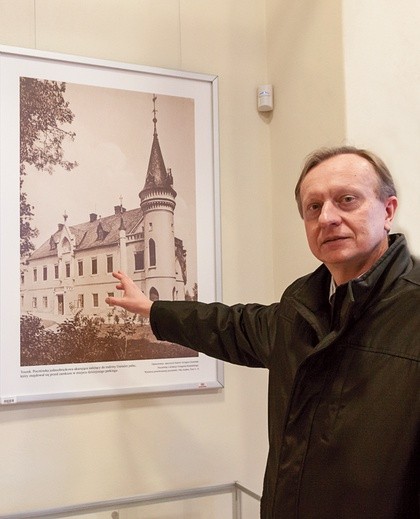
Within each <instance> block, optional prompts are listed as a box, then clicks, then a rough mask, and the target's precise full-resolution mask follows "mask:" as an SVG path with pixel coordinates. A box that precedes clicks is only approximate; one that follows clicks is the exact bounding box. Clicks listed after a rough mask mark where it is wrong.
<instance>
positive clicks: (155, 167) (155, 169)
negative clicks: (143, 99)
mask: <svg viewBox="0 0 420 519" xmlns="http://www.w3.org/2000/svg"><path fill="white" fill-rule="evenodd" d="M152 100H153V110H152V112H153V119H152V121H153V142H152V149H151V151H150V159H149V166H148V168H147V175H146V182H145V184H144V188H143V191H144V190H149V189H153V188H156V187H160V188H168V189H172V184H173V178H172V175H171V174H170V173H168V172H167V170H166V167H165V162H164V160H163V155H162V151H161V149H160V144H159V138H158V133H157V117H156V114H157V109H156V100H157V96H156V95H155V94H154V95H153V99H152Z"/></svg>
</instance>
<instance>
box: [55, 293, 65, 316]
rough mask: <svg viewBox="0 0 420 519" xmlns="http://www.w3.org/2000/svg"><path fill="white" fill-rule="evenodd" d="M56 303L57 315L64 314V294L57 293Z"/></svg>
mask: <svg viewBox="0 0 420 519" xmlns="http://www.w3.org/2000/svg"><path fill="white" fill-rule="evenodd" d="M57 303H58V315H64V296H63V294H57Z"/></svg>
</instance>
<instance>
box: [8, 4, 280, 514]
mask: <svg viewBox="0 0 420 519" xmlns="http://www.w3.org/2000/svg"><path fill="white" fill-rule="evenodd" d="M0 43H1V44H4V45H13V46H18V47H30V48H37V49H40V50H48V51H53V52H61V53H66V54H76V55H83V56H88V57H93V58H104V59H110V60H117V61H122V62H132V63H137V64H141V65H151V66H157V67H166V68H173V69H182V70H187V71H195V72H203V73H208V74H216V75H218V76H219V94H220V99H219V110H220V152H221V198H222V200H221V205H222V248H223V298H224V300H225V301H226V302H228V303H232V302H236V301H247V300H259V301H263V302H269V301H271V300H272V298H273V283H272V272H273V263H272V217H271V204H270V198H271V174H270V158H269V157H270V154H269V148H270V142H269V127H268V125H267V123H266V121H265V120H263V119H261V118H260V117H259V115H258V112H257V111H256V86H257V85H258V84H260V83H264V82H266V80H267V65H266V43H265V11H264V9H261V2H260V1H257V0H230V1H228V2H226V1H225V0H211V1H209V0H179V1H178V0H118V1H111V0H87V1H86V0H78V1H77V0H60V1H57V0H35V1H34V0H0ZM225 384H226V388H225V389H224V390H223V391H220V392H213V393H210V394H190V395H183V396H179V395H176V396H163V397H150V396H148V397H126V398H115V399H105V400H90V401H83V402H80V401H72V402H65V403H46V404H34V405H27V404H25V405H22V406H16V407H13V408H12V407H8V408H4V407H3V408H0V422H1V426H0V445H1V447H0V459H1V460H2V461H1V464H2V470H1V471H0V489H1V490H0V496H1V497H0V514H2V513H3V514H4V513H7V512H16V511H20V510H27V509H39V508H46V507H55V506H62V505H65V504H71V503H78V502H86V501H92V500H102V499H110V498H113V497H121V496H126V495H132V494H137V493H151V492H157V491H161V490H169V489H177V488H188V487H194V486H202V485H212V484H218V483H224V482H230V481H234V480H240V481H241V482H242V483H243V484H246V485H248V486H250V487H251V488H253V489H254V490H256V491H260V489H261V484H262V477H263V471H264V465H265V456H266V448H267V441H266V374H265V372H264V371H262V370H247V369H245V368H238V367H234V366H226V368H225ZM229 510H230V508H229ZM227 516H228V514H227ZM194 517H199V516H198V514H196V515H194Z"/></svg>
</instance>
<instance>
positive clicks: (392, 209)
mask: <svg viewBox="0 0 420 519" xmlns="http://www.w3.org/2000/svg"><path fill="white" fill-rule="evenodd" d="M397 207H398V199H397V197H396V196H390V197H389V198H388V199H387V200H386V201H385V212H386V214H385V224H384V229H385V230H386V232H389V231H390V230H391V226H392V221H393V219H394V216H395V213H396V211H397Z"/></svg>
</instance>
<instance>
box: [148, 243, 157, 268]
mask: <svg viewBox="0 0 420 519" xmlns="http://www.w3.org/2000/svg"><path fill="white" fill-rule="evenodd" d="M149 266H150V267H156V244H155V240H153V239H152V238H150V240H149Z"/></svg>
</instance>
